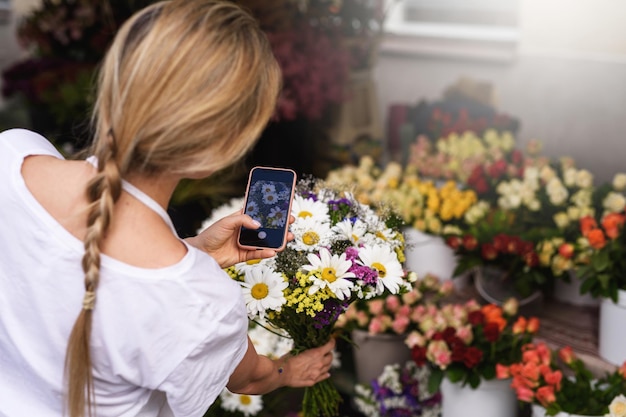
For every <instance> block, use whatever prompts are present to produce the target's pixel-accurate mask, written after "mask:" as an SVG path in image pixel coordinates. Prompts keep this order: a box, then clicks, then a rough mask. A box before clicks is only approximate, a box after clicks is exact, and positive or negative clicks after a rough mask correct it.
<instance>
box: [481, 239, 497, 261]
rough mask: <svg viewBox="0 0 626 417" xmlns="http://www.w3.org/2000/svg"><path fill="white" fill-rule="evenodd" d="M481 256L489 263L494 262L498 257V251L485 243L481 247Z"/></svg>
mask: <svg viewBox="0 0 626 417" xmlns="http://www.w3.org/2000/svg"><path fill="white" fill-rule="evenodd" d="M480 250H481V256H482V257H483V258H484V259H486V260H489V261H493V260H494V259H496V258H497V257H498V250H497V249H496V248H495V246H494V245H492V244H491V243H483V244H482V245H481V247H480Z"/></svg>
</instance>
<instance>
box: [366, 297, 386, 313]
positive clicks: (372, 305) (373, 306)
mask: <svg viewBox="0 0 626 417" xmlns="http://www.w3.org/2000/svg"><path fill="white" fill-rule="evenodd" d="M368 306H369V309H370V313H372V314H373V315H374V316H378V315H379V314H381V313H382V312H383V309H384V307H385V302H384V301H383V300H370V301H368Z"/></svg>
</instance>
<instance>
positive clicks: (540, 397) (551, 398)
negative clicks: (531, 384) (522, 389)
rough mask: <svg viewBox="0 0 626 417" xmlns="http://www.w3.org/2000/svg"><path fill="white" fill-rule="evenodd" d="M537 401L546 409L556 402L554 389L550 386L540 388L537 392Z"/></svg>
mask: <svg viewBox="0 0 626 417" xmlns="http://www.w3.org/2000/svg"><path fill="white" fill-rule="evenodd" d="M537 401H539V403H540V404H541V405H543V406H544V407H548V406H549V405H550V404H552V403H553V402H555V401H556V395H554V388H553V387H551V386H545V387H541V388H539V389H538V390H537Z"/></svg>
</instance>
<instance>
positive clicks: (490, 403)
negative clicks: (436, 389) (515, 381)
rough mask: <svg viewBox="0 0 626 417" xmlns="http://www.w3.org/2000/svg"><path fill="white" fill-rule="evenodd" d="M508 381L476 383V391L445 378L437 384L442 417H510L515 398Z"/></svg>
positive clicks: (495, 380)
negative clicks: (439, 390) (439, 392)
mask: <svg viewBox="0 0 626 417" xmlns="http://www.w3.org/2000/svg"><path fill="white" fill-rule="evenodd" d="M510 385H511V381H510V380H508V379H493V380H490V381H484V380H483V381H480V385H479V386H478V387H477V388H474V389H473V388H471V387H470V386H469V385H465V386H461V384H459V383H452V382H450V381H449V380H448V379H447V378H444V379H443V381H442V382H441V396H442V398H441V416H442V417H514V416H516V415H517V397H516V396H515V391H513V389H512V388H511V387H510Z"/></svg>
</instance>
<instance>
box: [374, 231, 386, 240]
mask: <svg viewBox="0 0 626 417" xmlns="http://www.w3.org/2000/svg"><path fill="white" fill-rule="evenodd" d="M376 237H379V238H381V239H382V240H384V241H386V240H387V238H386V237H385V235H383V232H381V231H378V232H376Z"/></svg>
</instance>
